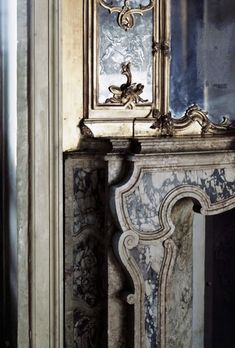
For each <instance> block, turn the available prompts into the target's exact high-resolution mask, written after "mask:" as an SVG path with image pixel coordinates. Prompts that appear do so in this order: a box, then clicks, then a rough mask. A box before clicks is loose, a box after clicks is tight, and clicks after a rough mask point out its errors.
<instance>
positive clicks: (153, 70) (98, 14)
mask: <svg viewBox="0 0 235 348" xmlns="http://www.w3.org/2000/svg"><path fill="white" fill-rule="evenodd" d="M159 10H160V6H159V2H157V1H155V0H114V1H110V0H91V1H88V2H87V3H86V4H85V16H84V17H85V20H84V28H85V29H84V35H85V36H84V42H85V62H87V64H86V65H87V67H86V68H85V71H84V80H85V82H86V84H87V89H86V91H85V93H84V97H85V110H86V112H85V114H86V115H85V118H88V119H93V120H94V119H102V120H104V122H105V120H106V121H107V120H108V119H119V118H122V119H123V118H126V119H128V120H130V119H135V118H144V117H147V116H148V115H150V114H151V110H152V108H153V106H154V107H157V108H159V99H160V98H159V96H158V91H159V88H158V86H159V83H160V82H159V81H160V75H159V70H160V69H159V65H160V57H159V56H160V50H158V48H157V47H158V44H156V45H155V44H154V43H158V42H159V23H160V22H159Z"/></svg>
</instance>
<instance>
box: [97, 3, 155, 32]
mask: <svg viewBox="0 0 235 348" xmlns="http://www.w3.org/2000/svg"><path fill="white" fill-rule="evenodd" d="M99 2H100V5H101V6H103V7H104V8H106V9H107V10H109V12H110V13H115V12H117V13H118V18H117V22H118V25H119V26H120V27H121V28H122V29H124V30H125V31H127V30H129V29H131V28H133V27H134V25H135V17H134V15H135V14H139V15H141V16H143V14H144V12H146V11H150V10H151V9H152V8H153V7H154V0H150V1H149V4H148V5H146V6H143V5H140V6H139V7H138V8H131V6H130V5H129V2H130V0H124V5H123V6H122V7H119V6H113V5H112V3H107V2H106V1H104V0H99Z"/></svg>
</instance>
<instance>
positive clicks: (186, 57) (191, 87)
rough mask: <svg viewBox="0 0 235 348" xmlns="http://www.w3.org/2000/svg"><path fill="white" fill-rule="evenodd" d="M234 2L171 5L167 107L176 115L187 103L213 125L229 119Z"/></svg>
mask: <svg viewBox="0 0 235 348" xmlns="http://www.w3.org/2000/svg"><path fill="white" fill-rule="evenodd" d="M234 37H235V2H234V0H197V1H195V0H174V1H172V2H171V53H172V60H171V81H170V82H171V84H170V86H171V87H170V109H171V111H172V114H173V115H174V116H176V117H180V116H182V115H183V114H184V112H185V109H186V108H187V107H188V106H189V105H190V104H193V103H197V104H198V105H199V106H200V107H201V108H203V109H204V110H206V111H208V113H209V117H210V118H211V119H212V120H213V121H215V122H218V121H219V120H220V119H221V117H222V116H228V117H229V118H230V119H231V120H235V108H234V106H235V67H234V62H235V40H234Z"/></svg>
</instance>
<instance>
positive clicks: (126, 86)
mask: <svg viewBox="0 0 235 348" xmlns="http://www.w3.org/2000/svg"><path fill="white" fill-rule="evenodd" d="M121 74H122V75H125V76H126V78H127V82H126V83H123V84H122V85H121V86H120V87H118V86H114V85H112V86H110V87H109V91H110V92H111V93H112V94H113V96H112V97H111V98H108V99H106V101H105V103H106V104H109V103H111V104H122V105H123V106H124V107H125V108H127V109H133V108H134V106H135V104H138V103H139V102H141V103H146V102H147V101H148V100H144V99H142V98H141V97H140V94H142V93H143V89H144V85H142V83H132V74H131V63H127V64H125V63H123V64H122V70H121Z"/></svg>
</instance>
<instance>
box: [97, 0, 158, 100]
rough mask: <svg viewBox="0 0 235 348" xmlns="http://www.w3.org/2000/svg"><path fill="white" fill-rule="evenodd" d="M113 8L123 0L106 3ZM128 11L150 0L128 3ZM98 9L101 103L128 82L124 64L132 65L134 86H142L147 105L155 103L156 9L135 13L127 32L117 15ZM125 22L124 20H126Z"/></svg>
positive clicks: (101, 6)
mask: <svg viewBox="0 0 235 348" xmlns="http://www.w3.org/2000/svg"><path fill="white" fill-rule="evenodd" d="M105 2H106V3H107V4H109V5H111V6H118V7H120V9H121V8H122V7H123V6H124V0H115V1H112V2H111V1H109V0H108V1H105ZM125 3H126V4H127V6H129V8H131V9H132V8H139V7H140V5H141V6H147V5H148V4H149V3H150V1H149V0H129V1H126V2H125ZM97 6H98V31H99V34H98V46H99V47H98V75H99V77H98V79H97V82H98V86H97V90H98V93H97V94H98V103H100V104H104V103H105V102H106V100H107V99H108V98H110V97H112V94H111V92H110V91H109V87H110V86H114V87H115V86H117V87H120V86H121V85H122V84H125V83H126V82H127V79H126V77H125V76H124V75H122V74H121V71H122V69H121V68H122V64H123V63H125V64H127V63H129V62H130V63H131V73H132V81H131V83H136V84H139V83H141V84H143V85H144V89H143V93H141V98H142V99H144V100H146V103H151V102H152V85H153V79H152V75H153V74H152V64H153V58H152V38H153V9H151V10H148V11H146V12H144V13H143V15H140V14H133V17H134V26H133V27H132V28H130V29H128V30H124V29H123V28H122V27H120V26H119V25H118V22H117V20H118V16H119V13H118V12H114V13H110V12H109V10H108V9H107V8H104V6H103V5H101V4H99V1H97ZM124 20H125V18H124Z"/></svg>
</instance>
